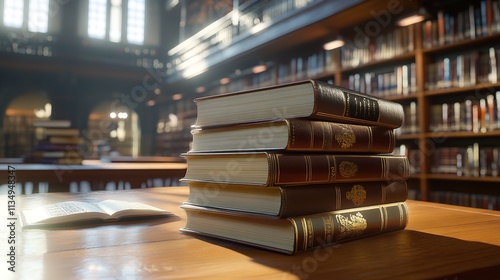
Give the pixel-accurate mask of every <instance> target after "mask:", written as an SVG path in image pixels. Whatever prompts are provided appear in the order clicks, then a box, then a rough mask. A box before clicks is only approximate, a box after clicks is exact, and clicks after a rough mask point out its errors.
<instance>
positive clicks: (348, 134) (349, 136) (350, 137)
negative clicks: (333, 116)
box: [335, 124, 356, 149]
mask: <svg viewBox="0 0 500 280" xmlns="http://www.w3.org/2000/svg"><path fill="white" fill-rule="evenodd" d="M338 127H339V131H337V132H336V133H335V140H336V141H337V143H339V145H340V147H341V148H342V149H348V148H350V147H352V145H353V144H354V143H356V135H355V134H354V132H353V131H352V128H351V127H350V126H348V125H344V124H341V125H338Z"/></svg>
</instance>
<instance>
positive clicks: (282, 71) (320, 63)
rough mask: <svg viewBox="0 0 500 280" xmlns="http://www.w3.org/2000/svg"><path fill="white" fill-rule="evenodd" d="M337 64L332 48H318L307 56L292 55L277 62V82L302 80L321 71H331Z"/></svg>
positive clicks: (321, 72)
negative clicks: (285, 59) (318, 49)
mask: <svg viewBox="0 0 500 280" xmlns="http://www.w3.org/2000/svg"><path fill="white" fill-rule="evenodd" d="M337 65H338V61H336V59H335V54H334V51H333V50H320V51H317V52H314V53H312V54H310V55H308V56H305V57H302V56H299V57H293V58H291V59H290V60H289V61H285V62H282V63H279V64H278V69H277V70H278V74H277V75H278V77H277V81H278V83H285V82H290V81H297V80H302V79H305V78H307V77H315V76H317V75H320V74H323V73H333V72H334V71H335V69H336V66H337Z"/></svg>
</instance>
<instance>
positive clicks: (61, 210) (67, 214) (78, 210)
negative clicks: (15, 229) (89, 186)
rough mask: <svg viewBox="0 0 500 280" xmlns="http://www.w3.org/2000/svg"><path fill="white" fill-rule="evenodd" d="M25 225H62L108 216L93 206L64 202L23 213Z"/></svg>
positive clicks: (79, 202)
mask: <svg viewBox="0 0 500 280" xmlns="http://www.w3.org/2000/svg"><path fill="white" fill-rule="evenodd" d="M23 216H24V221H25V223H26V225H31V224H38V223H44V224H45V223H47V224H52V223H64V222H71V221H75V220H84V219H104V218H106V217H107V216H108V214H106V213H105V212H104V211H103V210H102V209H100V208H99V207H97V206H96V205H95V204H92V203H86V202H81V201H65V202H60V203H55V204H50V205H45V206H41V207H38V208H35V209H30V210H24V211H23Z"/></svg>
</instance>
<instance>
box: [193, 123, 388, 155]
mask: <svg viewBox="0 0 500 280" xmlns="http://www.w3.org/2000/svg"><path fill="white" fill-rule="evenodd" d="M191 133H192V135H193V143H192V147H191V152H214V151H252V150H281V151H307V152H352V153H358V152H362V153H390V152H392V150H393V149H394V145H395V141H396V139H395V135H394V132H393V130H392V129H388V128H382V127H372V126H365V125H354V124H342V123H334V122H325V121H311V120H306V119H289V120H276V121H269V122H257V123H249V124H240V125H232V126H227V127H220V128H213V129H195V130H193V131H192V132H191Z"/></svg>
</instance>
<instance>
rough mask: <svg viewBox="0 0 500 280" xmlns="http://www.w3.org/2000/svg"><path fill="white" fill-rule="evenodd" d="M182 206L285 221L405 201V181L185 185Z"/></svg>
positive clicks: (195, 183) (191, 183)
mask: <svg viewBox="0 0 500 280" xmlns="http://www.w3.org/2000/svg"><path fill="white" fill-rule="evenodd" d="M188 185H189V197H188V199H187V201H186V202H185V204H192V205H197V206H204V207H213V208H218V209H221V210H234V211H241V212H249V213H257V214H262V215H269V216H275V217H278V218H287V217H293V216H299V215H307V214H315V213H322V212H328V211H333V210H341V209H349V208H357V207H363V206H372V205H379V204H387V203H394V202H403V201H405V200H406V199H407V196H408V188H407V185H406V181H390V182H385V181H382V182H357V183H343V184H341V183H336V184H320V185H301V186H280V187H272V188H262V187H258V186H249V185H229V184H219V183H202V182H188Z"/></svg>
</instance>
